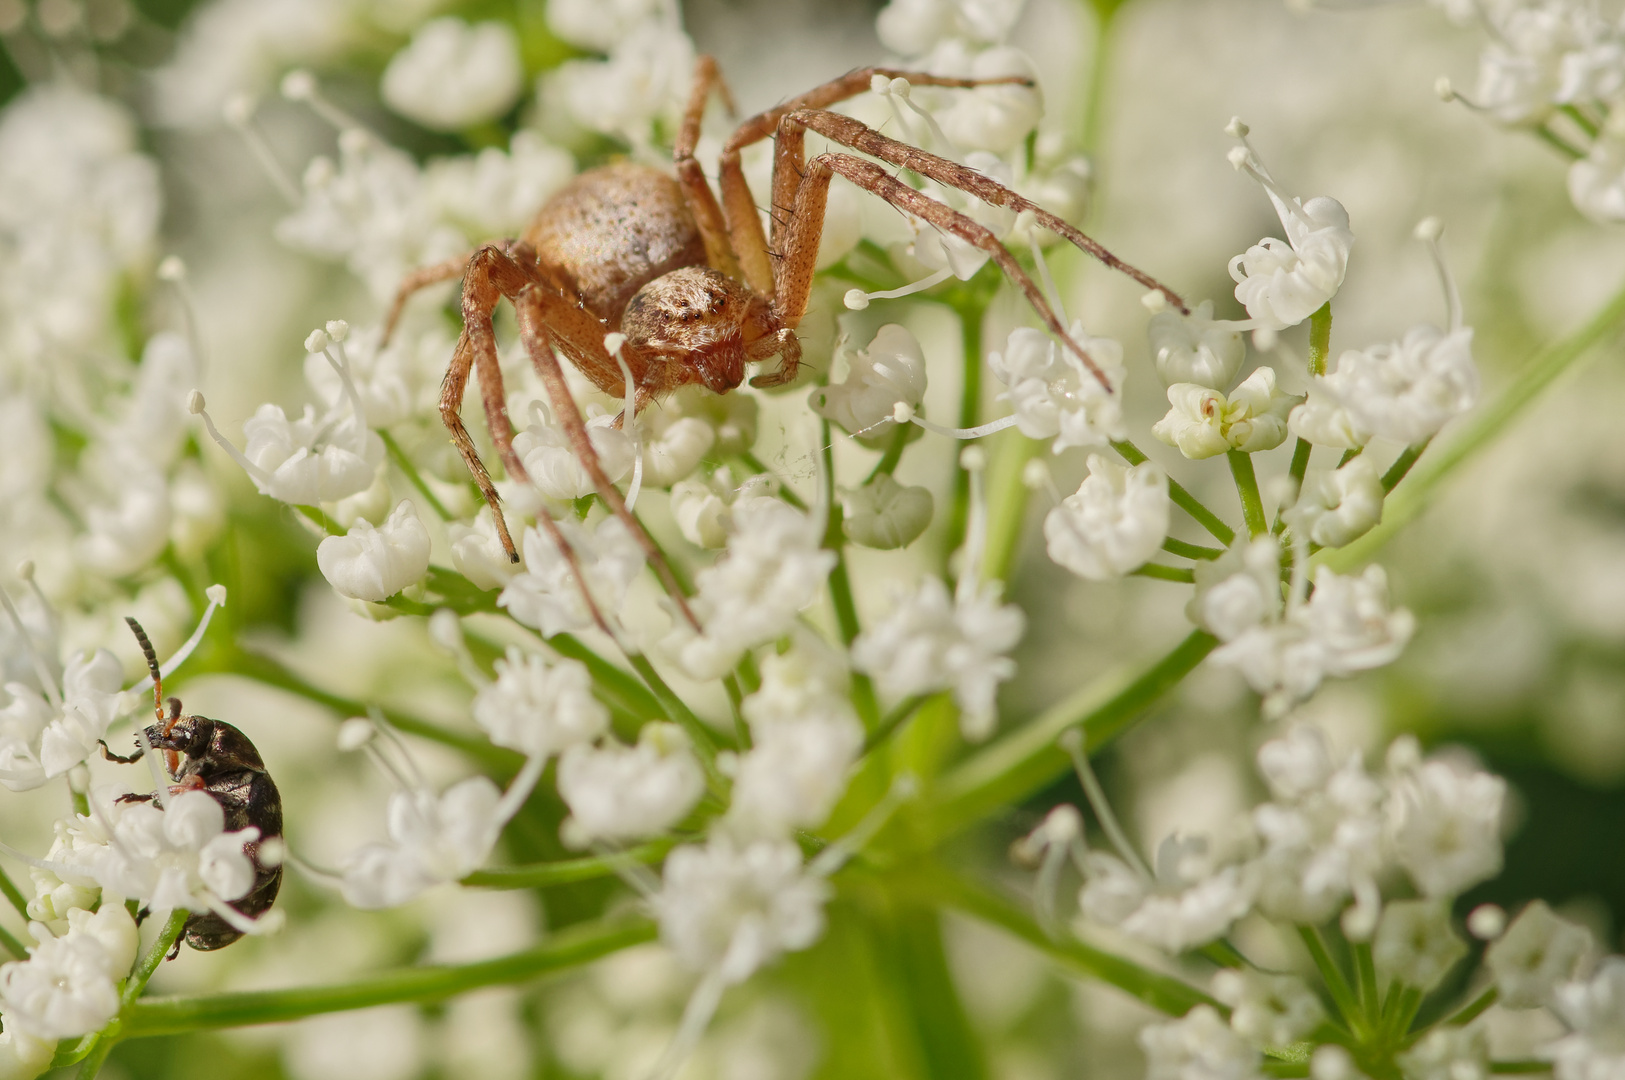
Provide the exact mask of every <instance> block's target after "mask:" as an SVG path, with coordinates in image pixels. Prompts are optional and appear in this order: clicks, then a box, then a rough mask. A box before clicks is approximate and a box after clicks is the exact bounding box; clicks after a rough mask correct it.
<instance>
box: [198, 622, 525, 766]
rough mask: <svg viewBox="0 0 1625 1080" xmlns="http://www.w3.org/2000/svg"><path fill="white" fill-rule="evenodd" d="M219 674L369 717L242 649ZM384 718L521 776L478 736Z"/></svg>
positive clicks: (505, 754) (391, 715) (513, 759)
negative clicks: (228, 674)
mask: <svg viewBox="0 0 1625 1080" xmlns="http://www.w3.org/2000/svg"><path fill="white" fill-rule="evenodd" d="M219 670H221V671H228V672H230V673H231V674H233V675H241V676H242V677H243V678H245V679H253V680H254V681H255V682H258V683H263V684H265V685H266V686H274V687H276V688H277V689H279V690H286V691H288V692H289V693H290V694H297V695H298V696H300V697H302V698H305V699H306V700H307V701H314V702H316V703H317V704H318V705H325V706H327V707H328V708H329V709H332V710H333V711H334V712H337V713H339V714H341V715H343V716H366V715H367V706H366V705H365V704H363V703H362V702H359V701H353V700H351V699H349V698H345V697H340V696H339V695H337V694H332V693H329V692H328V691H326V690H323V689H321V688H320V687H317V686H313V685H311V684H310V683H309V682H306V681H305V680H304V678H302V677H301V676H299V675H296V674H294V673H293V672H292V671H290V670H288V669H287V668H286V667H284V666H283V665H282V664H281V663H280V662H279V661H276V660H273V659H271V658H270V657H269V656H263V655H261V654H259V653H251V652H246V651H243V650H240V649H238V650H233V651H232V652H231V653H230V655H229V656H228V657H227V658H226V660H225V663H224V664H223V665H222V666H221V667H220V669H219ZM383 714H384V718H385V719H386V720H388V721H389V722H390V723H391V724H393V725H395V727H397V728H399V729H400V730H401V731H404V732H406V733H407V734H408V735H416V736H418V737H419V738H424V739H429V740H431V741H433V742H437V743H440V744H441V745H443V746H449V747H451V748H452V749H454V750H458V751H461V752H462V753H464V754H466V755H467V756H468V757H470V758H472V759H473V760H474V761H477V762H479V763H480V764H481V765H483V766H484V767H486V768H488V769H490V770H492V771H493V772H497V773H502V774H507V775H511V774H513V773H516V772H518V771H519V766H520V765H522V764H523V763H524V759H523V758H521V757H520V756H519V755H518V754H516V753H514V752H513V751H512V750H504V749H502V748H501V747H499V746H493V745H491V743H490V741H489V740H487V739H484V738H482V737H480V736H478V735H465V734H463V733H462V732H460V731H448V730H446V729H445V728H443V727H441V726H439V725H438V724H433V723H430V722H429V721H427V720H424V719H421V718H419V717H416V716H409V715H407V714H405V713H401V712H397V711H395V710H393V709H384V710H383Z"/></svg>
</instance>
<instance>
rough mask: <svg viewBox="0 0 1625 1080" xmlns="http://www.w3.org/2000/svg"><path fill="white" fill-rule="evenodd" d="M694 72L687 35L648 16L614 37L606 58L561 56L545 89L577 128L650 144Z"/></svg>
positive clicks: (637, 144) (676, 111)
mask: <svg viewBox="0 0 1625 1080" xmlns="http://www.w3.org/2000/svg"><path fill="white" fill-rule="evenodd" d="M693 74H694V43H693V42H692V41H690V40H689V38H688V35H687V34H684V33H683V32H682V31H681V30H679V29H678V28H677V27H675V26H669V25H666V24H665V21H664V20H661V21H654V20H649V21H644V22H640V23H638V24H637V25H635V26H633V27H632V28H631V29H630V30H629V31H628V32H626V33H625V34H623V35H621V36H619V37H617V38H616V39H615V41H614V43H613V46H612V50H611V52H610V55H609V59H607V60H566V61H565V62H564V63H563V64H560V65H559V67H558V68H557V69H556V70H555V71H554V72H553V73H552V74H551V75H550V76H549V77H548V80H547V87H548V90H549V96H550V97H552V96H554V95H556V96H557V100H558V101H559V104H560V105H561V106H562V107H563V108H564V109H565V110H566V111H567V112H568V114H569V115H571V116H572V117H573V118H574V119H575V121H576V123H578V124H580V125H581V126H582V127H584V128H587V129H589V130H591V131H599V132H602V133H604V134H606V135H614V136H617V137H619V138H622V139H625V140H626V141H627V142H629V143H631V144H632V145H633V146H634V147H650V146H652V145H653V144H654V140H655V127H656V124H657V123H659V122H660V121H661V120H663V119H667V118H672V117H675V116H677V115H679V114H680V112H681V109H682V104H683V102H684V101H685V100H686V99H687V97H688V84H689V81H690V79H691V78H692V77H693Z"/></svg>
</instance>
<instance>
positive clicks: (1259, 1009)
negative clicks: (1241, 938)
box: [1213, 968, 1326, 1047]
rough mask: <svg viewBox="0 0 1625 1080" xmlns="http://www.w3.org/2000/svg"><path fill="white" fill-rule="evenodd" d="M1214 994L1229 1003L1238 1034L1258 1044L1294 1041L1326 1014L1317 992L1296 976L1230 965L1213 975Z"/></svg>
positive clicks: (1313, 1026) (1313, 1028)
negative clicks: (1231, 967)
mask: <svg viewBox="0 0 1625 1080" xmlns="http://www.w3.org/2000/svg"><path fill="white" fill-rule="evenodd" d="M1213 996H1214V997H1216V998H1218V999H1219V1000H1220V1001H1222V1002H1224V1003H1225V1004H1226V1005H1228V1006H1230V1009H1231V1013H1230V1027H1231V1028H1232V1029H1233V1030H1234V1031H1235V1033H1236V1034H1237V1035H1240V1036H1241V1037H1242V1038H1243V1039H1246V1040H1247V1041H1248V1042H1250V1043H1252V1044H1253V1045H1254V1046H1257V1047H1265V1046H1286V1045H1288V1044H1290V1043H1295V1042H1297V1041H1298V1040H1300V1039H1303V1038H1305V1037H1307V1036H1308V1035H1309V1033H1310V1032H1312V1031H1314V1030H1315V1028H1316V1027H1317V1026H1318V1025H1319V1024H1320V1022H1321V1020H1323V1019H1325V1016H1326V1010H1325V1009H1324V1008H1322V1007H1321V1004H1320V999H1319V998H1317V997H1316V996H1315V992H1314V991H1313V990H1310V989H1309V986H1308V985H1307V984H1306V983H1305V982H1304V981H1303V980H1302V979H1300V978H1298V977H1297V976H1296V975H1270V974H1267V973H1265V972H1262V971H1253V970H1250V969H1247V968H1240V969H1228V968H1227V969H1224V970H1221V971H1219V972H1218V973H1217V974H1215V975H1214V976H1213Z"/></svg>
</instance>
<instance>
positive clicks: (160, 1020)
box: [124, 919, 657, 1038]
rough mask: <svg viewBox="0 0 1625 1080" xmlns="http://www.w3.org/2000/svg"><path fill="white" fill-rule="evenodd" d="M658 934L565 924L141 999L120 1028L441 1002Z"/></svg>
mask: <svg viewBox="0 0 1625 1080" xmlns="http://www.w3.org/2000/svg"><path fill="white" fill-rule="evenodd" d="M656 936H657V928H656V926H655V924H654V923H653V922H651V921H649V920H647V919H637V920H633V921H625V920H622V921H617V922H601V923H593V924H590V925H586V926H575V927H571V928H570V929H568V930H564V931H561V932H560V933H558V934H555V935H553V936H552V937H550V938H548V939H547V940H546V941H544V942H542V943H541V944H540V945H537V946H534V947H533V948H529V949H526V950H524V951H522V952H517V953H511V954H509V955H507V956H499V957H497V958H495V959H493V960H480V961H476V962H474V963H471V964H430V965H424V966H421V967H409V968H402V969H400V970H398V971H387V972H383V973H380V974H377V975H370V976H365V977H362V978H360V979H356V980H354V981H353V982H347V983H338V984H335V985H331V986H302V987H295V988H293V989H289V990H260V991H247V992H242V993H226V994H196V995H177V996H174V997H159V998H147V999H146V1000H143V1001H138V1002H136V1003H135V1004H134V1005H133V1006H132V1007H131V1008H130V1009H129V1010H128V1013H127V1016H126V1019H125V1024H124V1034H125V1035H126V1037H129V1038H146V1037H149V1036H153V1035H173V1034H178V1033H181V1032H187V1031H199V1030H204V1029H210V1028H224V1027H238V1026H241V1025H244V1024H269V1023H277V1022H280V1021H284V1020H298V1019H300V1018H301V1017H305V1016H315V1015H317V1014H319V1013H330V1012H342V1011H345V1010H348V1009H364V1008H367V1007H368V1006H371V1005H387V1004H394V1003H397V1002H407V1001H443V1000H445V999H446V998H449V997H454V996H456V995H457V994H462V993H466V992H468V991H470V990H476V989H479V988H480V987H484V986H499V985H506V984H513V983H520V982H524V981H527V980H529V979H534V978H536V977H537V976H539V975H545V974H547V973H548V972H552V971H560V970H563V969H565V968H571V967H577V966H580V965H581V964H585V963H588V962H589V961H592V960H596V959H598V958H599V957H601V956H607V955H609V954H610V953H613V952H617V951H619V950H621V949H625V948H629V947H630V946H633V945H641V944H643V943H644V942H647V941H653V940H654V939H655V937H656Z"/></svg>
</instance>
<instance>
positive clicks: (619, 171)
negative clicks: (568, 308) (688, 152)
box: [524, 162, 705, 327]
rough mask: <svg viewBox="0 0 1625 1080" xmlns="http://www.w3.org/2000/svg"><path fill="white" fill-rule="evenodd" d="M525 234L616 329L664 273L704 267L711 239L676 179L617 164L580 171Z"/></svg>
mask: <svg viewBox="0 0 1625 1080" xmlns="http://www.w3.org/2000/svg"><path fill="white" fill-rule="evenodd" d="M524 239H525V240H526V241H528V242H529V243H530V245H531V246H532V247H533V248H534V249H535V250H536V251H537V252H539V253H540V254H541V262H542V264H543V266H545V267H546V268H548V269H549V270H552V271H554V272H555V273H556V274H558V275H559V276H560V277H562V278H563V279H564V280H562V281H561V282H559V284H560V285H561V286H563V287H564V288H566V289H567V290H568V291H570V292H573V293H575V295H576V296H578V297H579V298H580V300H581V302H582V304H583V305H584V306H585V307H586V308H587V310H588V311H590V312H592V313H593V314H594V315H596V316H598V317H599V318H600V319H602V320H604V322H605V323H606V324H608V325H609V326H611V327H619V326H620V322H621V313H622V312H623V311H624V310H626V303H627V301H628V300H630V299H632V296H633V294H634V293H636V292H637V291H638V290H639V289H641V288H643V286H645V285H647V284H648V283H649V282H651V281H653V280H654V279H655V278H657V277H660V276H661V275H662V274H666V273H669V272H671V271H672V270H676V269H679V268H681V267H685V266H703V265H705V241H704V240H703V239H702V238H701V236H700V230H699V227H698V226H697V225H695V223H694V215H693V214H692V213H690V212H689V209H688V206H687V204H686V203H685V202H684V201H683V192H682V189H681V188H680V187H679V186H678V184H677V181H675V180H673V179H672V178H671V177H669V176H667V175H666V174H665V173H663V172H661V171H660V170H659V169H655V168H651V167H650V166H648V165H634V164H632V163H630V162H619V163H616V164H613V165H605V166H603V167H601V168H597V169H590V170H588V171H587V172H584V173H582V174H581V175H580V176H578V177H576V178H575V179H574V180H572V181H571V182H570V183H569V184H567V185H566V186H565V187H564V188H563V189H561V190H560V191H559V192H558V193H557V194H556V195H554V196H553V197H552V198H551V199H549V200H548V201H547V202H546V203H545V204H543V206H542V208H541V209H540V210H539V211H537V213H536V217H535V218H534V219H532V221H531V223H530V226H529V227H528V228H526V230H525V233H524Z"/></svg>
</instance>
